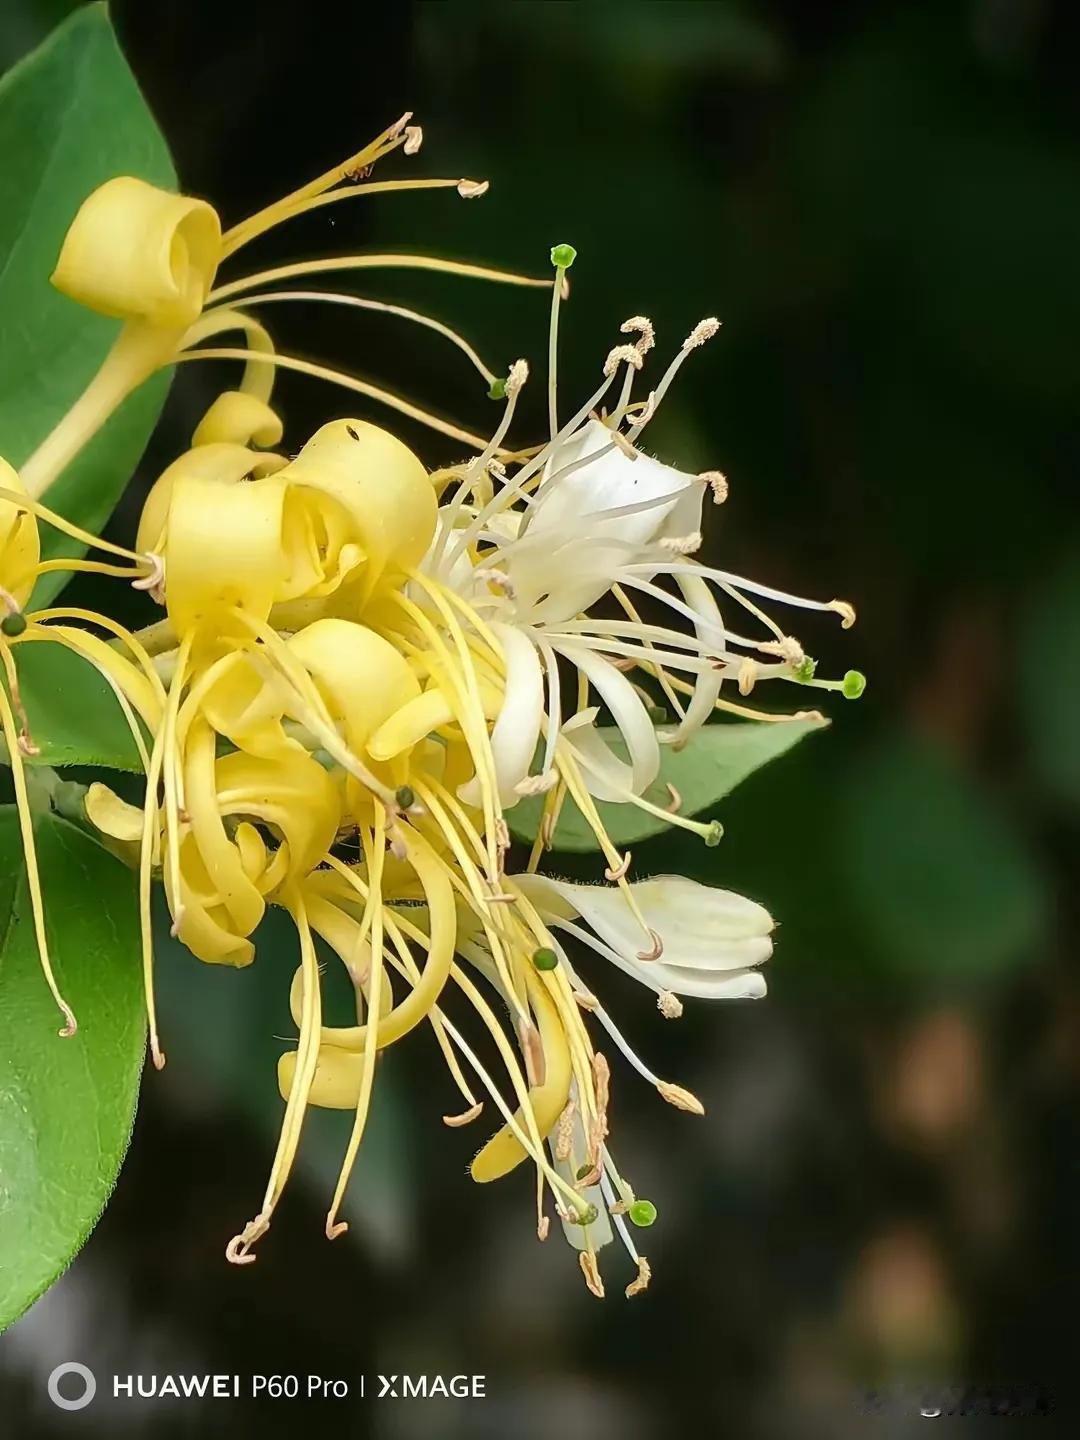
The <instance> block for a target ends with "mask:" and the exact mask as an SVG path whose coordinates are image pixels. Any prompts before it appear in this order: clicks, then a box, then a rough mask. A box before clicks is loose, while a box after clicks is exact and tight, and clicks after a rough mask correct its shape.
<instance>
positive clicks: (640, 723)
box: [553, 641, 660, 801]
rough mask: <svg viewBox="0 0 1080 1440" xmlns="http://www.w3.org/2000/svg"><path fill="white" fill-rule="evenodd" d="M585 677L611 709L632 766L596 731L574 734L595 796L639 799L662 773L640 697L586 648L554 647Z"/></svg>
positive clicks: (562, 643)
mask: <svg viewBox="0 0 1080 1440" xmlns="http://www.w3.org/2000/svg"><path fill="white" fill-rule="evenodd" d="M553 648H554V649H555V650H557V651H558V653H559V654H560V655H563V656H565V658H566V659H567V660H569V661H570V663H571V665H574V666H576V667H577V669H578V670H580V671H581V673H582V674H583V675H585V676H586V677H587V679H588V681H589V683H590V684H591V685H592V686H593V688H594V689H595V690H596V693H597V694H598V695H599V696H600V698H601V700H603V702H604V704H605V705H606V706H607V707H608V709H609V710H610V711H611V718H612V720H613V722H614V724H615V726H616V728H617V729H618V730H619V732H620V733H621V735H622V737H623V740H624V741H625V742H626V751H627V754H628V755H629V757H630V763H629V765H628V764H627V763H626V761H625V760H622V759H620V758H619V756H618V755H616V754H615V752H614V751H613V750H611V749H610V747H609V746H607V745H606V744H605V743H604V742H603V741H602V740H601V739H600V736H599V735H598V734H597V732H596V730H595V728H585V729H582V730H576V731H575V732H574V736H573V745H574V749H575V750H576V751H577V752H578V755H579V757H580V758H581V760H582V763H583V767H584V768H585V780H586V784H587V786H588V789H589V793H590V794H591V795H595V796H596V797H597V799H599V800H615V801H619V800H625V799H626V794H625V792H626V791H627V790H629V791H631V792H632V793H633V794H634V795H641V794H644V792H645V791H646V790H647V789H648V787H649V786H650V785H651V784H652V782H653V781H654V780H655V779H656V777H657V775H659V773H660V745H659V742H658V741H657V738H656V729H655V727H654V725H653V722H652V720H651V719H650V718H649V712H648V711H647V710H646V709H645V706H644V705H643V703H642V700H641V696H640V695H639V694H638V692H637V691H636V690H635V689H634V687H633V685H631V683H630V681H629V680H627V678H626V676H625V675H624V674H623V673H622V671H621V670H616V668H615V666H614V665H612V664H611V662H610V661H609V660H605V659H604V657H603V656H602V655H598V654H597V653H596V651H595V650H590V649H588V648H587V647H586V646H584V645H575V644H573V643H571V642H569V641H560V642H559V643H558V644H557V645H555V646H554V647H553Z"/></svg>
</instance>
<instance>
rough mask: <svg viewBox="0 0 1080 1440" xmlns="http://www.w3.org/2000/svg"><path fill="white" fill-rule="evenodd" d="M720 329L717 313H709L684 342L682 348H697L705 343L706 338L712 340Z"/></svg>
mask: <svg viewBox="0 0 1080 1440" xmlns="http://www.w3.org/2000/svg"><path fill="white" fill-rule="evenodd" d="M719 329H720V321H719V320H717V318H716V316H715V315H709V316H707V317H706V318H705V319H704V320H699V321H698V323H697V324H696V325H695V326H694V328H693V330H691V331H690V334H689V335H688V336H687V337H686V339H685V340H684V341H683V342H682V348H683V349H684V350H696V349H697V347H698V346H699V345H704V344H705V341H706V340H711V339H712V337H713V336H714V335H715V334H716V332H717V331H718V330H719Z"/></svg>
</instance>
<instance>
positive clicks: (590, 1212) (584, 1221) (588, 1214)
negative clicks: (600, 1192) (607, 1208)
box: [570, 1205, 600, 1225]
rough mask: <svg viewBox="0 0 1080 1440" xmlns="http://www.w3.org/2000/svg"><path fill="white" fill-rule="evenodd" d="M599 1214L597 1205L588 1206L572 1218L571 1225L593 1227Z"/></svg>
mask: <svg viewBox="0 0 1080 1440" xmlns="http://www.w3.org/2000/svg"><path fill="white" fill-rule="evenodd" d="M599 1214H600V1211H599V1210H597V1208H596V1206H595V1205H586V1206H585V1208H584V1209H583V1210H579V1211H578V1212H577V1214H575V1215H571V1217H570V1224H571V1225H592V1224H593V1222H594V1221H595V1220H596V1217H597V1216H598V1215H599Z"/></svg>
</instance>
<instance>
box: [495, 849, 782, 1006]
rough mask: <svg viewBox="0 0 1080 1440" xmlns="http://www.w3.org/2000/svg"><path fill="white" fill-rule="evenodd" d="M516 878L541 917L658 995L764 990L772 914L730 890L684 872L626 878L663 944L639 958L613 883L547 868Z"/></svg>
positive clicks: (630, 919)
mask: <svg viewBox="0 0 1080 1440" xmlns="http://www.w3.org/2000/svg"><path fill="white" fill-rule="evenodd" d="M514 883H515V885H516V886H517V887H518V888H519V889H520V890H521V892H522V894H524V895H525V896H526V897H527V898H528V899H529V900H530V901H531V903H532V904H533V905H534V906H535V907H536V910H537V913H538V914H539V915H541V916H542V918H543V920H544V922H545V924H547V925H549V926H554V927H555V928H557V929H560V930H563V931H565V932H566V933H567V934H570V935H573V936H575V937H576V938H577V939H579V940H581V941H583V942H584V943H585V944H586V945H588V946H589V947H590V948H591V949H593V950H595V951H596V952H597V953H598V954H600V955H603V956H604V957H605V959H608V960H610V961H611V963H612V964H613V965H617V966H618V967H619V969H620V970H623V971H625V973H626V974H627V975H631V976H632V977H633V978H634V979H635V980H639V981H640V982H641V983H642V984H643V985H647V986H648V987H649V988H650V989H651V990H654V991H656V993H657V994H658V995H659V994H661V993H662V992H663V991H665V990H668V991H671V992H672V993H673V994H675V995H685V996H693V997H696V998H698V999H704V1000H755V999H759V998H760V997H761V996H763V995H764V994H765V991H766V985H765V977H764V976H763V975H762V974H761V973H760V971H759V970H758V969H757V967H758V966H759V965H763V964H764V963H765V961H766V960H768V958H769V956H770V955H771V954H772V930H773V919H772V916H771V915H770V914H769V912H768V911H767V910H766V909H765V908H764V907H763V906H761V905H758V904H757V903H756V902H755V901H753V900H747V899H746V898H745V897H744V896H742V895H736V894H735V893H734V892H733V891H730V890H717V889H714V888H713V887H712V886H710V885H701V884H699V883H698V882H697V881H696V880H688V879H686V877H685V876H682V875H657V876H653V877H652V879H649V880H639V881H637V882H635V883H633V884H631V886H630V889H631V891H632V892H633V895H634V899H635V901H636V902H637V906H638V908H639V910H640V912H641V915H642V916H643V917H644V920H645V924H646V925H647V926H648V928H649V929H650V930H651V931H652V932H653V933H654V935H655V936H657V937H659V939H660V941H661V942H662V946H663V948H662V951H661V952H660V953H659V954H658V955H657V957H656V958H655V959H647V958H646V959H643V958H642V950H641V946H642V930H641V927H640V925H639V923H638V921H637V920H636V919H635V917H634V915H633V914H632V913H631V911H630V910H629V908H628V907H627V905H626V904H625V903H624V901H623V898H622V896H621V895H620V894H619V892H618V890H616V889H614V888H612V887H609V886H604V885H579V884H574V883H573V882H571V881H569V880H556V879H554V878H552V877H551V876H548V875H516V876H515V877H514ZM578 921H584V922H585V924H586V925H587V926H588V927H589V929H588V930H586V929H584V928H583V927H582V926H581V925H580V924H579V923H578ZM590 931H591V932H592V933H590Z"/></svg>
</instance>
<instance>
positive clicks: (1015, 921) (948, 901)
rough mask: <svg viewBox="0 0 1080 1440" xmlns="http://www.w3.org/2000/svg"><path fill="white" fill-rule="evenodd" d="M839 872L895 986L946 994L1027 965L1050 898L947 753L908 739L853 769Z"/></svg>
mask: <svg viewBox="0 0 1080 1440" xmlns="http://www.w3.org/2000/svg"><path fill="white" fill-rule="evenodd" d="M840 810H841V818H842V828H841V833H840V839H839V862H840V869H841V873H842V876H843V879H844V882H845V884H846V887H847V889H848V891H849V894H850V899H851V902H852V905H853V908H854V910H855V911H856V912H857V914H858V916H859V917H860V924H859V930H858V931H857V932H856V933H854V934H852V935H851V937H850V943H851V945H852V946H853V947H854V948H855V949H856V951H858V950H860V949H862V950H865V949H866V947H867V943H869V946H870V948H871V950H872V951H873V952H876V954H877V955H878V956H879V957H880V959H881V960H882V961H883V962H884V963H885V965H886V966H887V967H888V968H889V969H891V970H892V971H893V972H894V973H896V974H897V975H901V976H903V977H904V978H905V979H907V980H914V981H916V982H918V983H919V984H926V983H929V984H930V985H931V986H932V987H933V988H941V989H946V990H947V989H950V988H955V987H958V986H964V985H967V984H969V983H971V982H973V981H974V982H976V983H978V982H979V981H983V980H992V979H994V978H996V977H998V976H999V975H1001V974H1002V973H1004V972H1006V971H1008V970H1010V969H1011V968H1012V967H1014V966H1016V965H1018V964H1022V963H1023V962H1024V961H1025V960H1028V959H1031V958H1032V957H1033V955H1035V954H1036V953H1037V946H1038V943H1039V940H1040V938H1041V936H1042V933H1043V931H1044V927H1045V924H1046V922H1047V918H1048V908H1049V907H1048V897H1047V894H1046V888H1045V885H1044V883H1043V879H1042V875H1041V873H1040V871H1039V867H1038V864H1037V863H1036V861H1035V859H1034V857H1033V856H1032V854H1031V853H1030V851H1029V849H1028V847H1027V845H1026V843H1025V840H1024V837H1023V835H1022V834H1021V833H1020V832H1019V831H1018V829H1017V828H1016V827H1015V825H1014V824H1013V823H1011V821H1010V819H1009V817H1008V816H1007V814H1005V813H1003V812H1002V811H1000V810H999V809H998V808H997V806H996V805H995V804H994V802H993V800H992V798H991V797H990V796H989V795H988V794H987V793H986V791H985V790H984V789H983V788H982V787H980V786H979V785H977V784H976V783H975V782H974V781H972V780H971V779H969V777H968V776H967V775H966V774H965V773H964V772H963V771H962V770H960V769H959V768H958V767H957V765H956V764H955V763H954V762H952V761H951V759H950V758H949V756H948V755H947V754H946V753H944V752H943V751H940V750H937V749H936V748H934V747H933V746H931V745H929V744H927V743H925V742H922V741H920V740H917V739H915V738H914V737H911V736H904V735H894V736H891V737H889V738H888V739H886V740H883V741H881V742H879V743H878V744H877V745H876V746H875V747H874V748H873V749H872V750H871V751H869V752H868V753H866V754H865V755H864V756H862V757H861V759H860V760H859V761H857V762H856V763H855V764H854V765H853V766H851V767H850V768H849V770H848V772H847V775H846V784H845V789H844V792H843V794H842V796H841V803H840Z"/></svg>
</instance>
